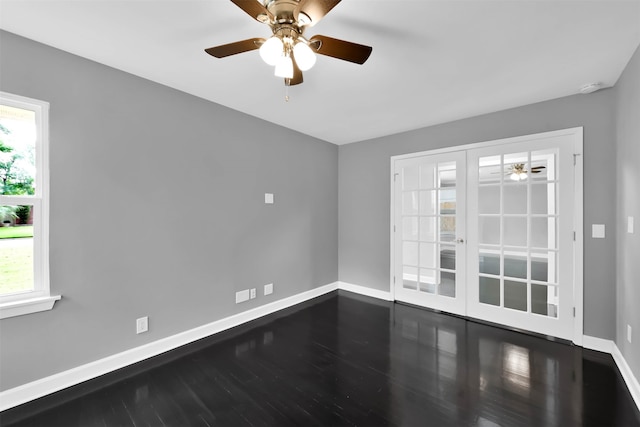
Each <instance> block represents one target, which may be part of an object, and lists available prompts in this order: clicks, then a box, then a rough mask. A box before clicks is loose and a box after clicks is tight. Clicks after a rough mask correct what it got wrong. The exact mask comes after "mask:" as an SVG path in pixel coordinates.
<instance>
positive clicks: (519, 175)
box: [509, 172, 527, 181]
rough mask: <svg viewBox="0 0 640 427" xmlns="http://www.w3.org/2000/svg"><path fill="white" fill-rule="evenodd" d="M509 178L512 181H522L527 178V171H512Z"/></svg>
mask: <svg viewBox="0 0 640 427" xmlns="http://www.w3.org/2000/svg"><path fill="white" fill-rule="evenodd" d="M509 178H511V180H512V181H524V180H525V179H527V173H526V172H513V173H512V174H511V175H510V176H509Z"/></svg>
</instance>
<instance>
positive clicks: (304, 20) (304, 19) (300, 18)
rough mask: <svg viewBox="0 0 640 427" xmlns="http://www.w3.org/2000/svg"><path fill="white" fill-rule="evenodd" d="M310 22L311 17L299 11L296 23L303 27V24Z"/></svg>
mask: <svg viewBox="0 0 640 427" xmlns="http://www.w3.org/2000/svg"><path fill="white" fill-rule="evenodd" d="M309 24H311V17H310V16H309V15H307V14H306V13H304V12H300V13H299V14H298V25H300V26H301V27H304V26H305V25H309Z"/></svg>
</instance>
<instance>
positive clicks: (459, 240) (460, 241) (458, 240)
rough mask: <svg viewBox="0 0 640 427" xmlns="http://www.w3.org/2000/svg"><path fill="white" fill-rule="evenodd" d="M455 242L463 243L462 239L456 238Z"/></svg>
mask: <svg viewBox="0 0 640 427" xmlns="http://www.w3.org/2000/svg"><path fill="white" fill-rule="evenodd" d="M456 243H464V239H461V238H460V239H456Z"/></svg>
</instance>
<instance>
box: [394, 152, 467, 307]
mask: <svg viewBox="0 0 640 427" xmlns="http://www.w3.org/2000/svg"><path fill="white" fill-rule="evenodd" d="M465 184H466V167H465V153H464V152H452V153H446V154H440V155H430V156H421V157H415V158H409V159H404V160H399V161H397V162H396V164H395V171H394V188H395V191H394V193H395V196H396V203H395V215H394V216H395V218H397V222H396V224H395V230H396V232H395V233H394V234H395V236H396V238H395V245H396V246H395V250H394V252H395V253H396V254H398V255H399V256H397V257H395V271H396V272H398V273H397V274H396V275H395V298H396V300H398V301H404V302H408V303H412V304H418V305H424V306H426V307H431V308H434V309H438V310H444V311H448V312H450V313H456V314H464V312H465V290H466V289H465V287H464V286H463V284H464V283H465V281H464V276H465V273H466V272H465V265H466V262H465V255H466V254H465V250H464V238H463V237H460V236H464V227H465V221H464V212H465V199H466V196H465Z"/></svg>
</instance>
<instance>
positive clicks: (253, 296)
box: [249, 288, 256, 299]
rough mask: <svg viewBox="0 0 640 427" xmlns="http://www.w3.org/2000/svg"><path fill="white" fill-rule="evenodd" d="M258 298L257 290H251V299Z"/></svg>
mask: <svg viewBox="0 0 640 427" xmlns="http://www.w3.org/2000/svg"><path fill="white" fill-rule="evenodd" d="M255 297H256V288H251V292H250V294H249V298H251V299H254V298H255Z"/></svg>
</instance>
